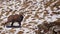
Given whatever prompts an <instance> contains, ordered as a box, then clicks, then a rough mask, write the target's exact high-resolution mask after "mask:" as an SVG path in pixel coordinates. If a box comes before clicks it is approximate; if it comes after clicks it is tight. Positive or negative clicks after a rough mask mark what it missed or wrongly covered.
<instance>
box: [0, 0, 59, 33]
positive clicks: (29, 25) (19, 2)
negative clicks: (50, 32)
mask: <svg viewBox="0 0 60 34" xmlns="http://www.w3.org/2000/svg"><path fill="white" fill-rule="evenodd" d="M57 2H60V0H56V1H54V0H52V2H50V0H27V1H26V0H14V1H7V0H6V1H2V2H0V24H1V23H5V22H6V21H7V17H8V16H10V15H14V14H19V13H20V12H23V13H24V19H23V21H22V22H21V24H22V25H21V26H22V27H21V28H6V27H3V26H1V25H0V28H2V30H0V31H1V33H5V34H17V33H18V32H19V31H22V32H23V34H36V33H35V30H38V27H37V25H39V24H42V23H43V22H44V21H46V22H48V23H50V22H54V21H56V20H57V19H58V18H60V14H54V13H53V12H56V13H57V12H60V10H59V9H58V8H60V6H58V8H57V6H55V7H52V6H53V5H54V4H56V3H57ZM46 3H50V4H47V5H48V6H47V5H45V4H46ZM57 4H58V3H57ZM45 6H47V7H45ZM15 24H16V23H15ZM15 24H14V25H15ZM1 33H0V34H1ZM20 33H21V32H20ZM21 34H22V33H21Z"/></svg>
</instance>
